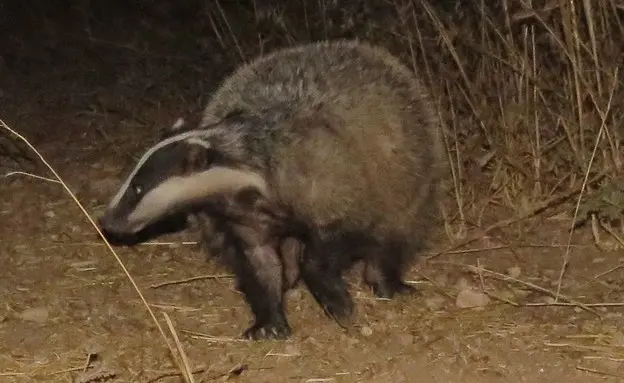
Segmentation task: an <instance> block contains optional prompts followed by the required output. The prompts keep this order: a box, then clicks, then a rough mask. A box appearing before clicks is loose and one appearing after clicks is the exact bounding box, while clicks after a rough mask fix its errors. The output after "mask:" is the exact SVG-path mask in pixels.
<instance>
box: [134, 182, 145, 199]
mask: <svg viewBox="0 0 624 383" xmlns="http://www.w3.org/2000/svg"><path fill="white" fill-rule="evenodd" d="M132 188H133V189H134V194H135V195H136V196H137V197H139V196H141V194H142V193H143V186H141V185H133V186H132Z"/></svg>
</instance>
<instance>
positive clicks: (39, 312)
mask: <svg viewBox="0 0 624 383" xmlns="http://www.w3.org/2000/svg"><path fill="white" fill-rule="evenodd" d="M49 316H50V313H49V312H48V310H47V309H46V308H45V307H32V308H28V309H26V310H24V311H22V313H21V314H20V318H22V319H23V320H25V321H28V322H36V323H45V322H46V321H47V320H48V317H49Z"/></svg>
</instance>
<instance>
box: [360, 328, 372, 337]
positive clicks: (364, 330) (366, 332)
mask: <svg viewBox="0 0 624 383" xmlns="http://www.w3.org/2000/svg"><path fill="white" fill-rule="evenodd" d="M360 334H362V335H363V336H366V337H369V336H371V335H373V329H372V328H370V327H369V326H362V328H361V329H360Z"/></svg>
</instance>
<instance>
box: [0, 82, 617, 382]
mask: <svg viewBox="0 0 624 383" xmlns="http://www.w3.org/2000/svg"><path fill="white" fill-rule="evenodd" d="M9 92H11V90H9ZM48 102H54V101H53V100H51V99H48ZM34 109H35V108H31V109H30V110H29V111H28V113H25V114H24V115H23V116H19V115H18V114H17V113H16V112H15V111H13V110H9V111H8V115H9V117H8V119H7V120H8V121H15V120H17V121H18V122H17V123H14V124H12V126H13V128H15V129H17V130H20V131H21V132H22V133H23V134H25V135H26V136H32V135H36V134H35V133H32V132H31V131H30V129H32V128H35V129H42V127H44V126H45V127H46V128H47V132H55V133H58V134H54V136H55V137H54V138H52V139H46V141H45V142H42V143H41V144H40V145H38V147H39V149H40V150H41V152H42V153H43V155H44V156H45V158H46V159H47V160H48V161H49V162H50V163H51V164H53V166H54V167H55V168H56V169H57V171H58V172H59V173H60V175H61V176H62V177H63V178H64V179H65V180H66V181H67V183H68V184H69V186H70V187H71V188H72V190H74V191H75V192H76V193H77V195H78V197H79V198H80V200H81V201H82V202H83V203H84V204H85V206H86V208H87V209H88V210H89V211H90V212H91V213H95V212H97V211H99V209H101V207H102V205H103V204H104V203H105V202H106V200H107V199H108V198H109V196H110V193H111V192H112V191H113V190H114V187H115V184H116V182H117V181H118V180H119V172H120V171H121V170H122V169H123V168H124V167H127V166H128V165H129V164H130V163H131V161H129V160H128V159H123V157H122V156H119V155H117V154H116V153H115V151H114V150H111V146H110V144H109V143H107V142H105V141H103V140H102V138H101V135H100V134H98V133H97V132H96V131H94V130H88V129H85V128H84V126H83V125H82V122H81V121H79V120H78V117H74V116H72V115H71V114H69V115H68V114H63V113H61V112H60V111H59V115H55V114H52V113H50V111H49V110H48V109H47V108H45V109H46V110H45V111H44V110H34ZM20 110H23V109H20ZM13 116H17V117H16V118H12V117H13ZM24 116H27V117H24ZM161 122H162V123H163V124H164V123H166V118H163V120H162V121H161ZM61 131H62V133H60V132H61ZM111 132H112V131H111ZM115 134H118V135H119V137H121V136H123V139H124V141H126V142H132V144H131V145H130V146H132V145H137V146H140V142H141V137H133V139H129V137H132V135H129V134H128V132H125V131H121V129H119V130H118V131H117V132H113V133H111V137H110V138H111V139H112V140H115V141H116V142H117V141H120V140H118V139H117V138H115ZM127 146H128V145H127ZM119 148H122V149H123V145H120V147H119ZM119 148H118V149H119ZM26 168H28V167H27V166H26ZM9 170H20V169H16V168H15V166H5V167H3V173H7V172H8V171H9ZM43 175H46V174H45V173H43ZM1 185H2V187H1V188H0V200H1V201H2V202H1V203H0V215H1V218H0V220H1V222H2V223H3V224H2V225H1V226H0V238H1V240H0V254H2V268H0V296H2V305H1V307H0V376H2V381H6V382H21V381H41V382H44V381H59V382H64V381H72V379H74V381H76V382H87V381H91V380H89V378H95V377H98V376H100V377H103V378H106V377H107V376H108V375H109V374H111V375H112V374H114V375H115V378H111V379H110V381H118V382H130V381H133V382H134V381H136V382H148V381H162V382H166V381H179V380H180V378H179V376H176V377H167V374H175V373H176V371H177V370H176V367H175V365H174V364H173V362H172V358H171V357H170V355H169V353H168V350H167V348H166V346H165V344H164V342H163V341H162V338H161V337H160V335H159V333H158V332H157V330H156V329H155V326H154V324H153V322H152V321H151V319H150V318H149V316H148V314H147V311H146V309H145V307H144V306H143V305H142V303H141V302H140V300H139V298H138V296H137V293H136V292H135V291H134V290H133V288H132V286H131V284H130V282H129V281H128V279H127V278H126V276H125V275H124V274H123V272H122V270H121V268H120V267H119V265H118V264H117V263H116V261H115V260H114V258H113V256H112V255H111V254H110V253H109V252H108V250H107V249H106V248H105V247H104V245H103V244H102V243H101V242H100V241H98V238H97V236H96V233H95V231H94V229H93V228H92V227H91V226H90V224H89V223H88V221H87V220H86V218H84V216H83V215H82V213H81V212H80V211H79V209H78V208H77V206H76V205H75V203H74V202H73V201H72V200H71V199H70V198H69V196H68V195H67V194H66V193H65V192H64V190H63V189H62V187H61V186H60V185H59V184H56V183H52V182H49V181H45V180H39V179H33V178H30V177H26V176H22V175H13V176H10V177H5V178H2V180H1ZM568 224H569V221H568V220H565V219H562V220H555V219H553V220H545V221H544V222H540V223H538V224H537V225H536V226H534V227H533V228H532V229H531V228H525V229H523V230H526V233H524V234H523V235H522V238H523V240H522V241H521V242H517V241H516V242H515V243H516V244H515V245H513V243H514V242H513V241H507V240H504V239H501V238H499V237H497V236H496V235H494V234H493V235H492V236H489V237H485V238H484V239H483V240H481V241H478V242H475V243H473V244H471V246H470V248H473V249H480V250H479V251H475V252H469V253H454V254H444V255H442V256H439V257H436V258H433V259H431V260H429V261H427V262H424V261H423V262H421V263H420V264H419V265H417V267H416V268H415V269H414V270H412V271H411V272H410V275H409V277H410V280H412V281H413V283H416V284H417V285H418V288H419V290H420V293H419V294H418V295H415V296H409V297H401V298H399V299H397V300H396V301H381V300H375V299H373V297H372V294H371V293H370V292H369V291H367V290H366V289H365V288H363V287H362V286H360V285H359V278H357V275H350V279H351V280H352V281H353V287H352V288H353V293H354V294H355V296H356V301H357V310H358V327H357V329H355V330H353V331H352V332H351V333H346V332H345V331H343V330H342V329H340V328H339V327H338V326H337V325H336V324H335V323H333V322H332V321H330V320H329V319H328V318H326V317H325V316H324V314H323V313H322V311H321V310H320V308H319V307H318V306H317V305H316V303H315V302H314V301H313V300H312V299H311V297H310V295H309V293H308V292H307V291H306V290H305V288H303V287H299V288H298V289H297V290H296V291H293V292H292V294H291V296H290V297H289V298H288V315H289V318H290V321H291V324H292V327H293V331H294V336H293V337H292V339H290V340H288V341H283V342H258V343H253V342H245V341H241V340H239V338H238V336H239V334H240V333H241V331H242V330H243V329H244V328H245V327H246V326H247V325H248V324H249V323H250V319H251V317H250V314H249V312H248V311H247V308H246V306H245V304H244V301H243V299H242V297H241V296H240V295H239V294H238V293H237V292H236V291H235V290H234V287H233V281H232V279H230V278H229V277H228V276H227V274H225V273H226V271H225V270H222V269H220V268H219V267H218V266H217V265H215V264H214V262H212V261H207V260H206V258H205V257H204V255H203V254H202V253H201V252H200V251H198V249H197V248H196V247H195V246H194V245H191V244H188V245H187V244H184V243H183V241H192V240H194V238H193V237H192V236H190V235H189V234H184V233H182V234H172V235H169V236H167V237H162V238H160V239H159V240H158V242H159V243H160V244H159V245H141V246H138V247H136V248H134V249H128V248H119V249H118V252H119V254H120V256H121V257H122V259H123V261H124V263H125V264H126V267H127V268H128V270H129V272H130V273H131V274H132V276H133V277H134V278H135V280H136V282H137V284H138V286H139V287H140V288H141V289H142V291H143V292H144V294H145V296H146V298H147V300H148V301H149V302H150V304H151V305H152V307H153V308H154V309H155V310H156V312H157V315H158V316H159V319H163V318H162V314H160V312H166V313H168V315H169V316H170V318H171V320H172V322H173V325H174V327H175V329H176V331H177V333H178V335H179V337H180V340H181V342H182V344H183V346H184V349H185V351H186V353H187V355H188V358H189V360H190V364H191V366H192V367H194V368H196V369H197V371H198V373H197V375H196V378H197V381H223V380H228V379H231V380H234V381H241V382H275V381H284V382H287V381H295V382H356V381H357V382H548V381H567V382H616V381H621V380H622V377H624V367H623V363H622V362H623V361H624V332H623V327H622V323H624V322H623V320H624V318H623V313H624V309H623V308H622V307H621V306H619V305H614V306H613V307H609V306H600V305H599V306H597V307H589V308H588V309H590V310H594V312H590V311H588V310H586V309H583V308H580V307H578V306H562V307H560V306H537V307H527V306H524V304H526V303H548V302H551V303H552V300H548V299H547V298H548V294H547V293H543V292H539V291H537V289H536V288H534V287H531V286H529V285H527V284H528V283H530V284H532V285H536V286H539V287H542V288H544V289H548V290H550V291H555V290H556V284H557V279H558V275H559V270H560V265H561V259H562V256H563V254H564V247H563V246H562V244H565V241H566V239H567V235H566V232H567V229H566V227H567V226H568ZM168 242H175V243H177V244H174V245H171V244H168ZM510 243H512V245H510ZM573 244H575V245H574V246H573V248H572V250H571V263H570V266H569V268H568V270H567V272H566V274H565V277H564V279H563V288H562V293H563V294H565V295H566V296H568V297H571V298H572V299H573V300H578V301H581V302H585V303H594V304H604V303H618V302H621V301H622V291H623V290H624V284H623V282H622V281H624V268H621V267H620V268H619V269H615V270H613V271H611V272H609V271H610V270H611V269H614V268H616V267H618V265H619V266H622V262H623V261H624V257H623V256H622V253H621V252H617V251H614V252H600V251H598V250H597V249H596V247H595V246H594V245H593V241H592V239H591V236H589V235H588V233H587V230H581V231H579V232H578V233H576V234H575V235H574V236H573ZM448 245H449V242H448V241H447V240H440V241H439V242H438V243H436V245H435V246H434V248H433V249H432V252H435V251H436V250H441V249H444V248H446V247H447V246H448ZM487 249H493V250H487ZM477 264H478V265H480V266H481V267H482V268H483V269H485V271H483V272H482V273H481V275H479V274H478V273H477V274H475V273H473V272H472V271H471V269H470V268H466V265H472V266H476V265H477ZM488 270H489V271H495V272H498V273H501V274H507V273H509V274H510V275H511V276H513V277H514V278H516V279H517V280H520V281H522V282H518V281H511V280H510V281H501V277H500V276H499V277H496V276H494V278H493V275H492V274H488ZM201 276H206V278H202V279H198V280H194V281H186V282H180V283H178V284H171V285H166V286H162V287H157V288H153V286H154V285H156V284H161V283H164V282H173V281H182V280H184V279H187V278H194V277H201ZM220 276H221V277H220ZM481 278H482V279H481ZM523 282H524V283H527V284H522V283H523ZM467 286H474V287H475V288H476V290H477V291H478V290H480V289H481V288H483V289H484V291H486V292H487V293H488V294H489V295H490V296H491V300H490V301H489V303H488V304H486V305H485V306H484V307H478V308H463V309H462V308H458V306H457V304H456V299H457V295H458V292H459V291H462V290H465V288H466V287H467ZM514 304H517V306H514ZM163 323H164V321H163ZM89 355H91V357H90V356H89ZM90 359H93V360H90ZM87 365H89V366H92V368H91V367H90V368H89V369H87V370H85V366H87ZM93 381H95V380H93Z"/></svg>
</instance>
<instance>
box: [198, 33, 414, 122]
mask: <svg viewBox="0 0 624 383" xmlns="http://www.w3.org/2000/svg"><path fill="white" fill-rule="evenodd" d="M422 88H423V86H422V85H421V84H420V82H419V80H418V79H417V77H416V76H415V75H414V73H413V72H412V71H411V70H410V69H409V68H407V67H406V66H405V65H403V64H402V63H401V62H400V60H399V59H398V58H396V57H394V56H393V55H391V54H390V53H389V52H388V51H387V50H386V49H385V48H381V47H378V46H373V45H371V44H368V43H364V42H360V41H358V40H331V41H322V42H316V43H309V44H303V45H298V46H295V47H290V48H284V49H280V50H276V51H274V52H271V53H269V54H267V55H264V56H260V57H257V58H255V59H254V60H252V61H251V62H249V63H247V64H244V65H242V66H240V67H239V68H237V69H236V70H235V71H234V72H233V73H232V74H231V75H229V76H228V77H227V78H226V79H224V80H223V82H222V83H221V85H220V86H219V87H218V88H217V90H216V91H215V92H214V94H213V95H212V97H211V98H210V100H209V102H208V105H207V106H206V108H205V110H204V120H203V122H202V123H203V125H204V126H205V125H208V124H211V123H214V122H216V120H218V119H220V118H223V117H224V116H225V115H227V114H228V113H230V112H231V111H232V110H235V109H240V110H246V111H251V112H253V111H255V110H266V109H270V108H280V107H281V108H283V107H286V108H289V107H290V108H297V107H299V106H303V107H306V108H310V107H313V106H314V104H318V103H323V102H325V103H331V104H334V105H336V107H340V105H341V104H342V103H344V104H346V105H345V107H352V105H349V104H356V105H357V101H359V100H362V99H364V101H366V100H365V99H366V98H367V97H368V98H369V99H371V101H372V100H374V101H375V102H377V101H378V102H385V101H386V100H388V101H389V102H396V101H393V100H394V99H396V98H400V97H402V98H404V99H406V100H405V101H404V102H407V100H408V99H414V98H416V99H419V98H420V97H421V93H422V97H424V92H423V89H422Z"/></svg>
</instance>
